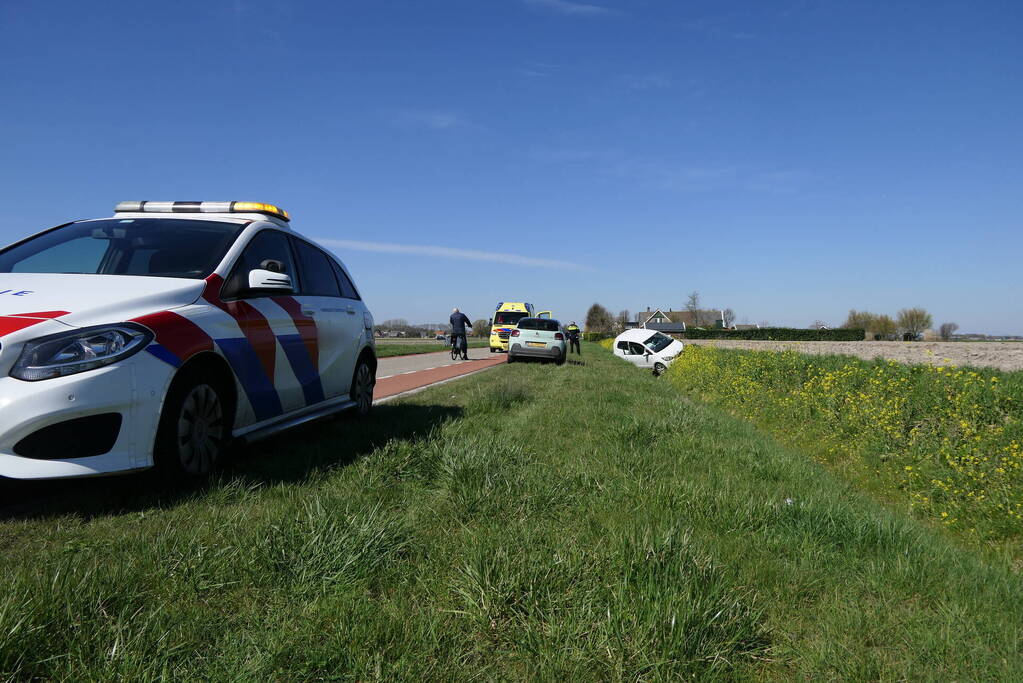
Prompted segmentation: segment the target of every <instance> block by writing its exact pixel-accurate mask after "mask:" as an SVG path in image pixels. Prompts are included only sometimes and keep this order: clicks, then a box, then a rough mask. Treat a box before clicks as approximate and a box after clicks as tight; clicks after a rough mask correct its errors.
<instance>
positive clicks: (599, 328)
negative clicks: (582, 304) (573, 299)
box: [586, 304, 614, 334]
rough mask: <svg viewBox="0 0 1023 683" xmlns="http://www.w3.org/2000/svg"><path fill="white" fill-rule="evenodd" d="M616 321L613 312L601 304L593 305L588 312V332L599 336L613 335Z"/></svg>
mask: <svg viewBox="0 0 1023 683" xmlns="http://www.w3.org/2000/svg"><path fill="white" fill-rule="evenodd" d="M613 324H614V321H613V319H612V318H611V312H610V311H608V310H607V309H606V308H604V307H603V306H601V305H600V304H593V305H592V306H590V310H588V311H587V312H586V331H587V332H597V333H599V334H611V327H612V326H613Z"/></svg>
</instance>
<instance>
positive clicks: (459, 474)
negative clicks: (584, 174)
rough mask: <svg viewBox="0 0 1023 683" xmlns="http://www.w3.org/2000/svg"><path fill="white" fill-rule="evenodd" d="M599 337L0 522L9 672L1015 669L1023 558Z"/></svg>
mask: <svg viewBox="0 0 1023 683" xmlns="http://www.w3.org/2000/svg"><path fill="white" fill-rule="evenodd" d="M596 348H597V347H596V346H595V345H587V349H586V350H585V353H584V355H583V358H584V359H585V362H586V365H566V366H563V367H555V366H553V365H546V366H544V365H535V364H530V365H521V366H520V365H517V364H515V365H511V366H501V367H499V368H497V369H495V370H493V371H489V372H487V373H481V374H479V375H474V376H472V377H468V378H465V379H463V380H459V381H457V382H452V383H448V384H445V385H443V386H439V387H435V388H433V389H430V390H428V391H424V392H422V393H420V394H416V395H414V396H412V397H410V398H408V399H405V400H404V401H402V402H396V403H394V404H389V405H388V406H381V407H380V408H379V410H378V412H377V413H376V416H375V417H373V418H372V419H370V420H369V421H368V422H366V423H358V422H352V421H335V422H330V423H324V424H320V425H316V426H313V427H311V428H309V429H305V430H300V431H298V432H293V433H291V434H288V435H286V436H282V437H281V438H279V439H277V440H274V441H268V442H265V443H264V444H262V445H260V446H259V447H257V448H254V449H253V452H252V453H251V457H249V458H246V459H242V460H239V461H238V462H236V463H235V464H234V465H233V466H232V467H231V468H229V469H227V470H226V471H225V472H223V473H222V474H221V476H220V477H219V478H218V479H216V480H214V481H213V482H211V483H210V484H209V485H207V486H204V487H200V488H198V489H193V490H185V491H179V492H166V491H163V490H160V489H146V488H144V487H142V486H141V485H140V484H139V483H137V481H136V482H135V483H133V484H131V485H121V484H118V483H116V482H113V481H111V482H108V483H105V484H102V483H101V484H102V485H103V486H106V487H108V488H106V489H96V488H90V487H89V486H85V485H84V484H83V489H82V490H83V491H84V492H85V493H82V494H74V492H67V493H66V495H64V496H63V497H62V498H61V499H60V500H57V501H53V502H51V503H49V504H47V505H46V506H44V507H43V509H42V510H40V511H39V512H38V513H37V514H35V515H31V516H22V517H20V518H14V519H8V520H6V521H3V522H0V549H2V551H3V555H2V559H0V563H2V565H3V575H4V577H5V583H4V589H3V591H2V592H0V634H2V637H0V680H2V679H6V678H11V679H41V680H83V679H84V680H111V679H124V680H154V679H183V680H195V679H203V680H226V679H230V680H252V679H263V680H323V679H331V680H334V679H345V680H368V679H374V680H377V679H392V680H410V679H416V680H420V679H422V680H490V679H496V680H552V679H565V680H667V679H677V678H697V679H702V680H735V679H767V680H770V679H802V680H807V679H832V680H834V679H846V680H850V679H853V680H859V679H886V680H887V679H933V680H951V679H960V680H977V679H997V680H1009V679H1012V678H1013V677H1018V674H1019V672H1020V670H1021V669H1020V666H1021V652H1020V647H1021V646H1020V642H1021V639H1020V636H1021V626H1023V620H1021V617H1020V615H1019V613H1018V610H1017V609H1016V607H1015V606H1016V605H1018V604H1020V601H1021V599H1023V587H1021V585H1020V581H1019V578H1018V577H1017V576H1016V575H1015V574H1013V573H1012V572H1010V571H1008V570H1006V569H1005V568H1003V567H1000V566H993V565H991V564H989V563H987V562H986V561H985V560H984V559H983V558H981V557H978V556H976V555H974V554H971V553H968V552H964V551H963V550H962V549H960V548H958V547H957V546H955V545H953V544H951V543H949V541H948V540H947V539H946V538H945V537H944V536H942V535H940V534H936V533H934V532H933V531H932V530H931V529H929V528H928V527H926V526H924V525H921V524H919V523H918V522H916V521H914V520H912V519H910V518H908V517H905V516H902V515H899V514H895V513H893V512H891V511H889V510H886V509H885V508H883V507H881V506H879V505H877V504H875V503H874V502H872V501H871V500H870V499H869V498H867V497H865V496H863V495H861V494H860V493H858V492H857V491H856V490H855V489H853V488H852V487H849V486H848V485H846V484H844V483H842V482H840V481H838V480H836V479H834V478H833V477H832V476H830V475H829V474H828V473H827V472H825V471H824V470H822V469H821V468H819V467H817V466H816V465H814V464H813V463H812V462H810V461H809V460H808V459H807V458H805V457H804V456H802V455H800V454H798V453H793V452H790V451H787V450H784V449H783V448H781V447H779V446H778V445H776V444H775V443H773V442H772V441H771V440H770V439H769V438H765V437H764V435H763V434H762V433H760V432H758V431H756V430H755V429H753V428H752V427H751V426H750V425H748V424H747V423H745V422H743V421H741V420H737V419H735V418H732V417H730V416H728V415H726V414H724V413H723V412H721V411H718V410H716V409H713V408H708V407H705V406H701V405H696V404H690V403H688V402H686V401H682V400H679V395H678V392H677V390H676V389H675V388H674V387H672V386H671V385H670V384H668V383H666V382H663V381H657V380H656V379H654V378H653V377H651V376H650V375H649V373H639V372H637V371H636V370H635V368H634V367H632V366H631V365H627V364H625V363H621V362H620V361H617V360H616V359H614V358H612V357H610V356H608V355H607V354H600V353H596V352H595V349H596ZM96 486H99V484H97V485H96Z"/></svg>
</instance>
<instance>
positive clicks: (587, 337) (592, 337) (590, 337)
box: [583, 332, 614, 342]
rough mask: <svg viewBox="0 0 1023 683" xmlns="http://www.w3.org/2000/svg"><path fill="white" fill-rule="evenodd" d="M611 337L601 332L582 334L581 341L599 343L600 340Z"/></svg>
mask: <svg viewBox="0 0 1023 683" xmlns="http://www.w3.org/2000/svg"><path fill="white" fill-rule="evenodd" d="M613 336H614V335H610V334H604V333H603V332H583V341H590V342H599V341H600V340H601V339H610V338H611V337H613Z"/></svg>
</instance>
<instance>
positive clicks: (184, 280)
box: [0, 201, 377, 479]
mask: <svg viewBox="0 0 1023 683" xmlns="http://www.w3.org/2000/svg"><path fill="white" fill-rule="evenodd" d="M372 330H373V317H372V315H371V314H370V312H369V310H368V309H367V307H366V305H365V303H364V302H363V300H362V297H361V296H360V294H359V291H358V290H357V289H356V287H355V284H354V283H353V282H352V278H351V275H350V274H349V272H348V271H347V269H346V268H345V266H344V265H343V264H342V263H341V262H340V261H338V260H337V259H336V258H335V257H334V256H333V255H332V254H330V253H329V252H327V251H325V250H324V249H322V248H320V247H319V246H317V245H316V244H315V243H314V242H312V241H311V240H309V239H308V238H305V237H303V236H301V235H300V234H298V233H296V232H294V231H293V230H292V229H291V227H290V217H289V216H288V214H287V212H285V211H284V210H282V209H280V208H278V207H277V206H274V205H272V204H265V203H259V202H141V201H136V202H121V203H120V204H118V205H117V208H116V210H115V213H114V215H113V216H112V217H110V218H100V219H94V220H79V221H73V222H70V223H65V224H63V225H59V226H57V227H55V228H51V229H49V230H44V231H43V232H40V233H38V234H36V235H33V236H31V237H28V238H26V239H23V240H21V241H20V242H16V243H15V244H12V245H10V246H8V247H6V248H4V249H2V250H0V476H4V477H10V478H18V479H48V478H68V477H81V476H94V475H105V474H112V473H119V472H127V471H132V470H141V469H145V468H149V467H152V466H154V465H156V466H159V467H161V468H164V469H165V470H166V471H168V472H169V473H173V474H175V475H182V476H185V477H201V476H204V475H206V474H208V473H209V472H210V471H211V470H212V469H213V468H214V467H215V466H216V464H217V462H218V461H219V460H220V459H221V456H222V455H223V454H224V452H225V449H226V448H227V446H228V445H229V444H230V443H232V442H235V443H237V442H242V441H251V440H254V439H257V438H260V437H263V436H267V435H270V434H273V433H276V432H279V431H280V430H282V429H286V428H288V427H292V426H295V425H297V424H300V423H303V422H307V421H309V420H313V419H316V418H319V417H323V416H326V415H329V414H332V413H335V412H338V411H342V410H348V409H351V410H354V411H355V412H357V413H358V414H359V415H365V414H366V413H367V412H368V411H369V410H370V407H371V406H372V402H373V390H374V385H375V381H376V379H375V378H376V367H377V360H376V352H375V347H374V341H373V332H372Z"/></svg>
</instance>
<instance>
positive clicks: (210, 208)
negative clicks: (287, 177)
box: [114, 201, 291, 221]
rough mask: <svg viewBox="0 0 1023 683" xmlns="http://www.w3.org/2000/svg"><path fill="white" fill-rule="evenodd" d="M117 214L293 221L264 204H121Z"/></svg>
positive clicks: (285, 214) (115, 208)
mask: <svg viewBox="0 0 1023 683" xmlns="http://www.w3.org/2000/svg"><path fill="white" fill-rule="evenodd" d="M114 212H115V213H262V214H266V215H268V216H273V217H274V218H280V219H281V220H282V221H288V220H291V216H289V215H288V212H287V211H285V210H284V209H282V208H281V207H279V206H276V205H274V204H264V203H263V202H149V201H145V202H121V203H120V204H118V205H117V206H116V207H114Z"/></svg>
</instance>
